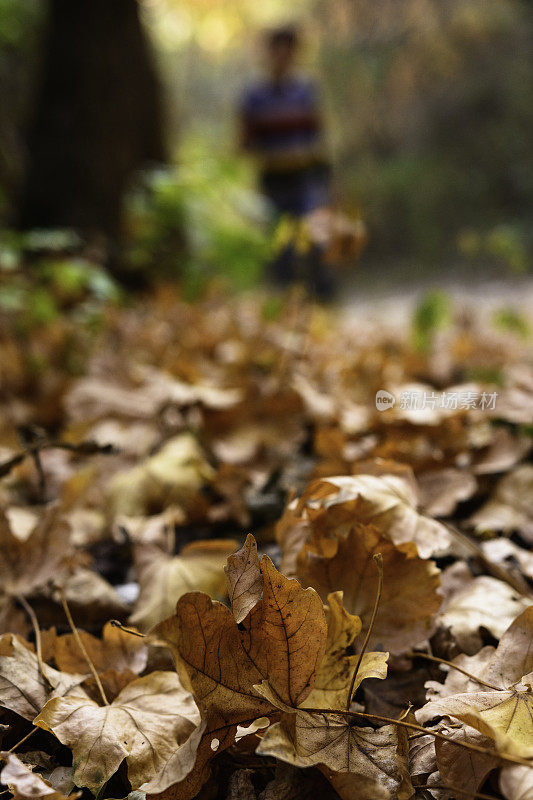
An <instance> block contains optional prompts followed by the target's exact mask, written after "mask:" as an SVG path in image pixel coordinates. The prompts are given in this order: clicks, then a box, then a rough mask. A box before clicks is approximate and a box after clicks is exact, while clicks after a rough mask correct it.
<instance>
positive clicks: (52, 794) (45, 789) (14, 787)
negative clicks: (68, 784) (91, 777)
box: [0, 752, 81, 800]
mask: <svg viewBox="0 0 533 800" xmlns="http://www.w3.org/2000/svg"><path fill="white" fill-rule="evenodd" d="M0 758H1V759H4V760H5V761H6V765H5V766H4V768H3V769H2V771H1V772H0V783H3V784H5V785H6V786H8V788H9V790H10V791H11V793H12V795H13V799H14V800H34V799H35V798H40V797H43V798H46V800H67V798H66V796H65V795H64V794H63V793H62V792H60V791H56V789H54V788H53V786H51V785H50V784H49V783H47V781H45V780H44V779H43V778H41V776H40V775H38V774H37V773H35V772H32V771H31V769H29V767H27V766H26V765H25V764H23V763H22V761H21V760H20V759H19V758H18V757H17V756H16V755H14V754H13V753H2V752H0ZM80 795H81V792H75V793H74V794H71V795H69V798H71V799H72V800H75V798H77V797H79V796H80Z"/></svg>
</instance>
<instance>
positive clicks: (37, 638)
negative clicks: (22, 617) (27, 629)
mask: <svg viewBox="0 0 533 800" xmlns="http://www.w3.org/2000/svg"><path fill="white" fill-rule="evenodd" d="M17 600H18V601H19V603H20V604H21V606H23V608H24V611H25V612H26V614H27V615H28V617H29V618H30V620H31V624H32V626H33V633H34V634H35V649H36V651H37V662H38V664H39V672H40V673H41V675H42V677H43V680H45V681H46V683H47V684H48V685H49V686H50V687H51V684H50V681H49V680H48V678H47V677H46V674H45V671H44V661H43V650H42V645H41V629H40V627H39V621H38V619H37V616H36V614H35V611H34V610H33V608H32V607H31V606H30V604H29V603H28V601H27V600H26V598H25V597H23V596H22V595H21V594H19V595H18V596H17ZM51 688H53V687H51Z"/></svg>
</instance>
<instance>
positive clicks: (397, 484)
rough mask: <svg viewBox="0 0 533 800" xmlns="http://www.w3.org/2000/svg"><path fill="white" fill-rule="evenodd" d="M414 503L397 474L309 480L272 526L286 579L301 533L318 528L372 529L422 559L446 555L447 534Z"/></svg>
mask: <svg viewBox="0 0 533 800" xmlns="http://www.w3.org/2000/svg"><path fill="white" fill-rule="evenodd" d="M416 504H417V497H416V494H415V492H414V490H413V486H412V484H411V482H410V481H409V480H406V479H405V478H404V477H403V476H400V475H392V474H386V475H353V476H350V475H343V476H338V477H332V478H327V480H317V481H313V482H312V483H310V484H309V485H308V486H307V488H306V489H305V491H304V492H303V494H302V495H301V496H300V497H299V498H297V499H295V500H293V501H292V502H291V503H290V504H289V506H288V508H287V510H286V512H285V514H284V515H283V517H282V518H281V520H280V521H279V523H278V525H277V528H276V534H277V538H278V541H279V543H280V545H281V548H282V550H283V554H284V562H283V564H282V568H283V570H284V571H285V572H289V574H290V572H291V567H292V565H293V563H294V558H295V556H297V553H298V552H299V550H300V549H301V546H302V544H303V543H304V540H305V531H306V530H307V532H308V535H309V534H310V533H311V532H312V531H317V530H319V529H321V528H322V529H323V530H324V531H332V530H334V529H335V528H338V527H339V525H340V523H341V521H342V524H344V525H345V526H348V527H351V525H353V524H354V523H355V522H360V523H363V524H366V525H368V524H371V525H373V526H374V527H375V528H377V530H379V532H380V533H381V534H382V535H383V536H385V537H386V538H388V539H390V540H391V541H392V542H393V543H394V544H395V545H401V544H405V543H406V542H414V543H415V544H416V546H417V548H418V552H419V554H420V556H421V557H422V558H428V557H429V556H431V555H432V554H433V553H434V552H437V551H439V550H445V549H446V548H447V547H448V545H449V544H450V533H449V532H448V530H447V529H446V528H445V527H444V525H442V524H441V523H440V522H437V521H436V520H433V519H430V518H429V517H425V516H423V515H422V514H419V513H418V512H417V510H416ZM341 532H342V528H341ZM326 535H327V534H326ZM295 551H296V552H295ZM287 561H288V565H287Z"/></svg>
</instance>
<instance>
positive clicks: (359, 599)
mask: <svg viewBox="0 0 533 800" xmlns="http://www.w3.org/2000/svg"><path fill="white" fill-rule="evenodd" d="M341 530H342V529H341ZM322 545H323V539H322V538H321V537H320V536H319V534H317V535H316V536H314V537H313V538H312V539H311V541H310V543H309V545H307V546H306V547H304V548H303V550H302V551H301V552H300V555H299V557H298V562H297V571H298V577H299V578H300V580H301V581H302V583H304V584H306V585H309V586H314V587H315V588H316V590H317V591H318V592H319V594H320V595H321V597H322V599H323V600H325V599H326V597H327V595H328V594H329V593H330V592H332V591H336V590H341V591H342V592H343V603H344V606H345V608H346V609H347V611H349V613H350V614H357V615H358V616H359V617H360V618H361V620H362V622H363V634H365V633H366V632H367V630H368V626H369V625H370V620H371V617H372V611H373V608H374V603H375V599H376V594H377V588H378V572H377V569H376V565H375V563H374V561H373V558H372V556H373V555H374V554H376V553H381V555H382V558H383V591H382V595H381V601H380V605H379V610H378V614H377V617H376V620H375V624H374V628H373V630H372V634H371V637H370V640H369V647H370V648H374V649H376V648H377V649H383V650H390V651H391V652H393V653H399V652H402V651H405V650H406V649H408V648H409V647H410V646H412V645H416V644H418V643H419V642H421V641H423V640H425V639H427V638H428V637H429V636H431V633H432V632H433V630H434V628H435V623H434V619H435V614H436V612H437V611H438V609H439V606H440V604H441V598H440V597H439V595H438V594H437V589H438V586H439V570H438V569H437V567H436V566H435V565H434V564H433V562H431V561H424V560H423V559H421V558H419V556H418V554H417V551H416V547H415V546H414V545H413V544H410V543H408V544H404V545H402V546H396V545H394V544H393V543H392V542H391V541H390V539H388V538H386V537H385V536H383V534H381V533H380V532H379V531H378V530H377V529H376V528H374V527H373V526H372V525H361V524H357V523H355V524H352V526H351V527H350V528H349V529H348V532H347V534H346V535H343V534H342V533H339V534H338V535H337V537H336V538H335V539H334V540H333V539H331V540H330V539H328V540H327V541H326V542H325V543H324V545H323V546H322ZM321 549H323V550H327V555H320V554H319V552H317V551H320V550H321Z"/></svg>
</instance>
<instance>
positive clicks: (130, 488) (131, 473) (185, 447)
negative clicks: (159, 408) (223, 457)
mask: <svg viewBox="0 0 533 800" xmlns="http://www.w3.org/2000/svg"><path fill="white" fill-rule="evenodd" d="M213 476H214V470H213V468H212V467H211V466H210V465H209V464H208V462H207V461H206V458H205V455H204V453H203V451H202V449H201V447H200V445H199V444H198V442H197V440H196V439H195V438H194V436H192V434H190V433H182V434H180V435H179V436H176V437H174V438H173V439H169V441H168V442H166V444H165V445H164V446H163V447H162V448H161V450H160V451H159V452H158V453H156V454H155V455H153V456H150V457H149V458H147V459H145V460H144V461H142V462H141V463H140V464H137V465H136V466H135V467H132V468H131V469H127V470H125V471H124V472H117V473H115V475H114V476H113V478H112V480H111V483H110V486H109V490H108V510H109V514H110V516H111V518H112V519H114V518H115V517H117V516H118V515H124V516H128V517H143V516H147V515H149V514H157V513H160V512H161V511H163V510H164V509H165V508H166V506H168V505H172V504H176V505H178V506H182V507H183V508H185V509H190V508H191V507H192V506H193V505H194V503H195V501H197V500H198V499H199V493H200V490H201V489H202V487H203V486H205V485H206V483H208V482H210V481H211V480H212V478H213Z"/></svg>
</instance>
